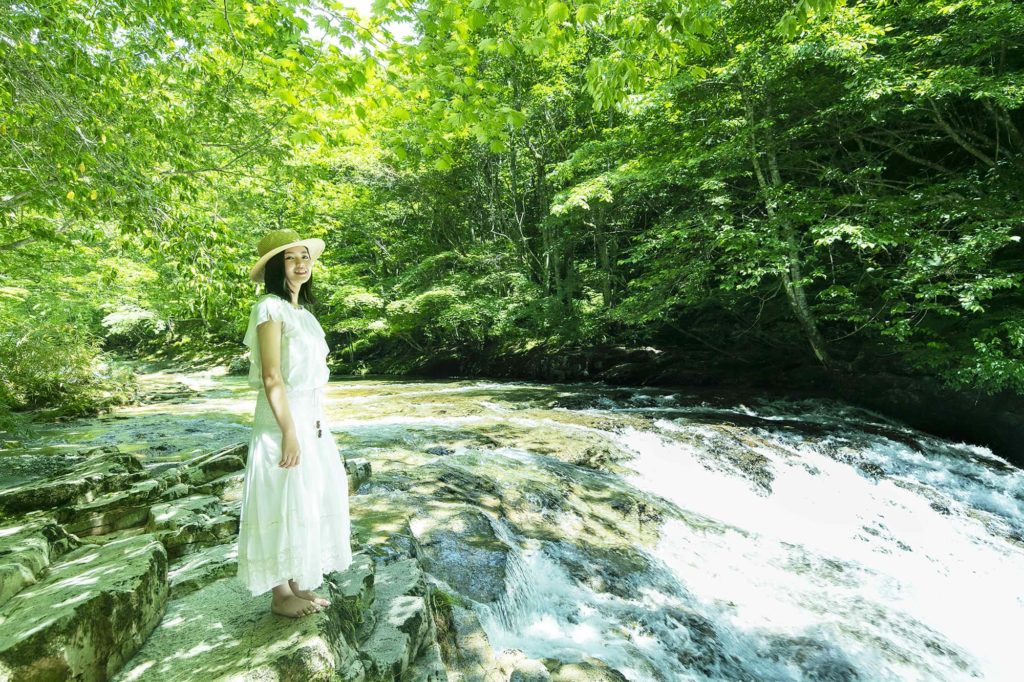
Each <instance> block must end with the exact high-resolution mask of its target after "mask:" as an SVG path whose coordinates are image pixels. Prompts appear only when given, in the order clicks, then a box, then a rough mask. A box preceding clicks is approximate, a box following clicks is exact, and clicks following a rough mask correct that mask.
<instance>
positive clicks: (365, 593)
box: [327, 552, 376, 642]
mask: <svg viewBox="0 0 1024 682" xmlns="http://www.w3.org/2000/svg"><path fill="white" fill-rule="evenodd" d="M375 569H376V565H375V564H374V563H373V560H372V559H371V558H370V557H369V556H367V555H366V554H364V553H358V552H357V553H356V554H354V555H353V556H352V563H351V564H350V565H349V567H348V568H347V569H345V570H344V571H336V572H334V573H331V574H330V575H329V576H328V578H327V580H328V588H329V589H330V592H331V608H330V612H329V613H328V616H329V617H330V618H331V619H332V620H333V619H337V621H338V622H337V628H338V629H339V631H341V632H344V633H345V637H346V639H348V640H349V641H352V642H355V641H359V640H361V639H365V638H366V636H368V635H369V633H370V631H371V630H372V629H373V626H374V624H375V622H376V621H375V619H374V614H373V600H374V597H375V593H374V589H373V585H374V578H375V572H376V571H375Z"/></svg>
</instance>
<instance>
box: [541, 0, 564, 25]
mask: <svg viewBox="0 0 1024 682" xmlns="http://www.w3.org/2000/svg"><path fill="white" fill-rule="evenodd" d="M545 15H546V16H547V18H548V21H550V22H551V23H554V24H560V23H562V22H563V21H565V20H566V19H568V18H569V6H568V5H566V4H565V3H564V2H553V3H551V4H550V5H548V8H547V10H546V11H545Z"/></svg>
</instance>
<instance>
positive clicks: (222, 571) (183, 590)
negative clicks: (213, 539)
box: [167, 542, 238, 599]
mask: <svg viewBox="0 0 1024 682" xmlns="http://www.w3.org/2000/svg"><path fill="white" fill-rule="evenodd" d="M237 572H238V543H236V542H231V543H227V544H223V545H214V546H213V547H207V548H205V549H202V550H199V551H198V552H195V553H193V554H189V555H186V556H185V557H183V558H182V559H180V560H179V561H177V562H176V563H174V564H172V565H171V567H170V569H169V570H168V571H167V579H168V580H169V581H170V586H171V599H180V598H181V597H183V596H185V595H186V594H189V593H191V592H195V591H196V590H198V589H202V588H203V587H205V586H206V585H208V584H210V583H211V582H213V581H214V580H218V579H220V578H223V577H226V576H232V575H235V574H236V573H237Z"/></svg>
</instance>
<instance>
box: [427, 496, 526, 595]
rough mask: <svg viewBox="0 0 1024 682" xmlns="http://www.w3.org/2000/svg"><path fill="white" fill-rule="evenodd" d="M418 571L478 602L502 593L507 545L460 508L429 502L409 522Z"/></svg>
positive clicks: (467, 508)
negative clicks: (419, 567)
mask: <svg viewBox="0 0 1024 682" xmlns="http://www.w3.org/2000/svg"><path fill="white" fill-rule="evenodd" d="M409 528H410V530H411V531H412V533H413V535H414V537H415V540H416V554H417V556H418V557H419V559H420V561H421V563H422V565H423V568H424V570H426V571H428V572H429V573H430V574H431V575H434V576H437V577H438V578H440V579H442V580H443V581H445V582H446V583H447V584H448V585H450V586H451V587H452V588H453V589H454V590H455V591H456V592H458V593H459V594H461V595H464V596H466V597H469V598H470V599H473V600H475V601H478V602H482V603H491V602H494V601H497V600H498V599H499V598H501V596H502V595H504V594H505V565H506V561H507V558H508V549H509V548H508V546H507V545H506V544H505V543H504V542H502V541H501V540H499V539H498V537H497V536H496V535H495V534H494V529H493V528H492V527H491V522H490V521H489V520H488V518H487V517H486V516H485V515H484V514H483V513H481V512H479V511H477V510H476V509H474V508H473V507H471V506H469V505H465V504H456V503H445V502H430V503H428V504H427V505H426V507H425V508H424V509H423V510H422V511H421V512H420V514H419V515H417V516H416V517H414V518H412V519H410V520H409Z"/></svg>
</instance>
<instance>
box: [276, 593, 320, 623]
mask: <svg viewBox="0 0 1024 682" xmlns="http://www.w3.org/2000/svg"><path fill="white" fill-rule="evenodd" d="M270 610H271V611H273V612H274V613H276V614H277V615H279V616H287V617H289V618H302V617H303V616H309V615H311V614H314V613H316V612H317V611H319V610H320V607H319V606H318V605H317V604H315V603H311V602H310V601H309V600H307V599H301V598H299V597H296V596H294V595H289V596H287V597H283V598H278V597H277V596H276V595H275V596H274V597H273V598H272V599H271V600H270Z"/></svg>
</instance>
